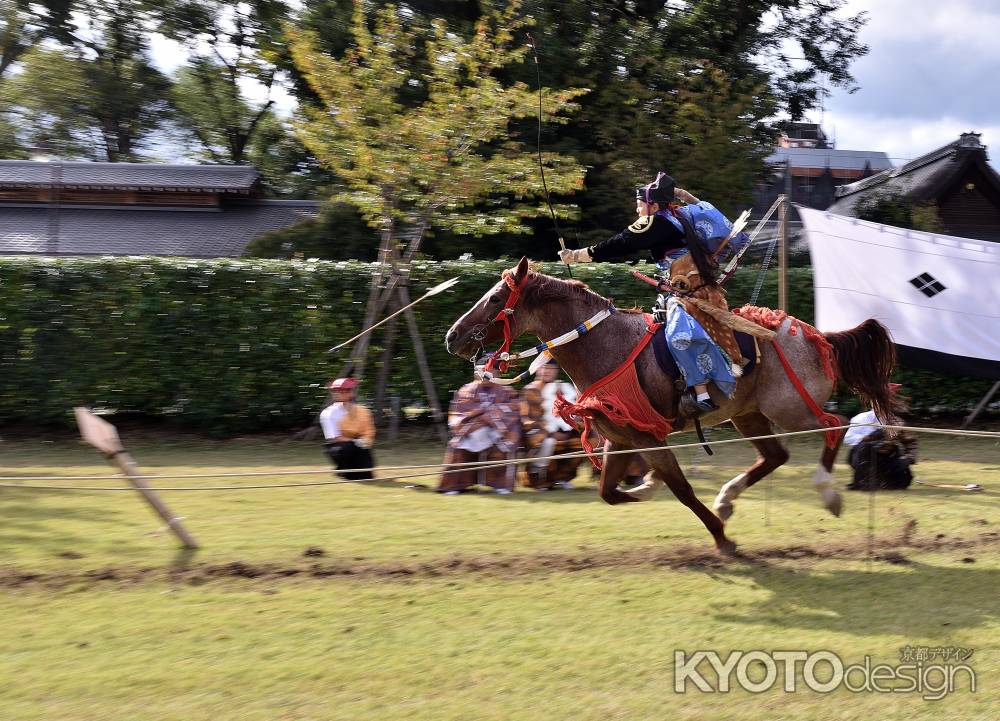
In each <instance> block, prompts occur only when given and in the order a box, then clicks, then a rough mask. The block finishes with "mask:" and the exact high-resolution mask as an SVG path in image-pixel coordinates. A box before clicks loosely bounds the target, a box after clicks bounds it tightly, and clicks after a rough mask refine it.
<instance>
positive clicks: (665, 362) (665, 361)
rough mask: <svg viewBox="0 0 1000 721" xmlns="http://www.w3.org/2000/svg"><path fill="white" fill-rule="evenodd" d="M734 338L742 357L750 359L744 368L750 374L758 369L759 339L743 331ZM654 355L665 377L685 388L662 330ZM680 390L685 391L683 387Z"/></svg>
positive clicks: (734, 333) (654, 338)
mask: <svg viewBox="0 0 1000 721" xmlns="http://www.w3.org/2000/svg"><path fill="white" fill-rule="evenodd" d="M733 337H734V340H735V341H736V345H737V347H738V348H739V352H740V355H742V356H743V357H744V358H747V359H748V360H747V364H746V365H745V366H743V372H744V373H749V372H750V371H752V370H753V369H754V368H756V367H757V361H758V360H759V359H760V348H759V347H758V345H757V339H756V338H754V336H752V335H750V334H749V333H743V332H741V331H734V332H733ZM653 354H654V355H655V356H656V365H658V366H659V367H660V370H661V371H662V372H663V373H664V375H668V376H670V377H671V378H673V379H675V382H677V383H678V384H681V385H682V386H683V383H684V381H683V380H681V370H680V368H678V367H677V361H675V360H674V356H673V354H672V353H671V352H670V349H669V348H668V347H667V336H666V334H665V333H664V332H663V331H662V330H660V331H657V333H656V335H654V336H653ZM680 390H683V387H682V388H681V389H680Z"/></svg>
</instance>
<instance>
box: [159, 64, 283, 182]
mask: <svg viewBox="0 0 1000 721" xmlns="http://www.w3.org/2000/svg"><path fill="white" fill-rule="evenodd" d="M239 81H240V74H239V70H238V67H237V66H228V65H224V64H223V63H221V62H216V61H213V60H211V59H209V58H195V59H194V60H192V62H191V63H190V65H188V66H187V67H185V68H183V69H181V71H180V72H179V73H178V74H177V81H176V82H175V83H174V87H173V89H172V92H171V100H172V102H173V104H174V107H176V108H177V110H179V111H180V112H179V114H178V116H177V121H178V124H179V125H180V126H181V127H182V128H184V129H185V130H187V131H189V132H190V133H191V134H192V135H194V136H195V137H196V138H197V139H198V142H199V143H200V145H201V148H202V152H203V154H204V156H205V157H206V158H207V159H208V160H210V161H211V162H214V163H235V164H237V165H238V164H241V163H245V162H246V161H247V152H248V150H249V145H250V142H251V140H253V138H254V137H255V136H256V134H257V132H258V129H259V128H260V126H261V123H262V122H265V121H266V120H271V121H272V122H273V120H274V117H273V112H272V111H271V106H272V105H274V101H273V100H270V99H268V100H266V101H264V102H263V103H260V104H258V105H252V104H251V103H250V102H248V101H247V100H246V98H245V97H244V96H243V94H242V92H241V90H240V85H239Z"/></svg>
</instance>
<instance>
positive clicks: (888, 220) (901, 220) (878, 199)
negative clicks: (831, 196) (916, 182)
mask: <svg viewBox="0 0 1000 721" xmlns="http://www.w3.org/2000/svg"><path fill="white" fill-rule="evenodd" d="M854 212H855V214H856V215H857V217H859V218H861V219H862V220H869V221H871V222H873V223H882V224H884V225H892V226H895V227H897V228H910V229H911V230H923V231H926V232H928V233H940V232H942V231H943V230H944V224H943V223H942V222H941V216H940V215H939V214H938V209H937V204H936V203H934V202H927V203H916V202H914V201H913V200H912V199H911V198H910V197H908V196H907V195H906V194H905V193H901V192H880V193H873V194H871V195H869V196H868V197H867V198H863V199H861V200H859V201H858V202H857V203H855V205H854Z"/></svg>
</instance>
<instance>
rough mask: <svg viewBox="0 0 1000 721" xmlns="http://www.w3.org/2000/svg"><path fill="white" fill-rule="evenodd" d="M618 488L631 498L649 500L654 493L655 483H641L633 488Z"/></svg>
mask: <svg viewBox="0 0 1000 721" xmlns="http://www.w3.org/2000/svg"><path fill="white" fill-rule="evenodd" d="M618 490H620V491H621V492H622V493H624V494H625V495H627V496H631V497H632V499H633V500H636V501H649V500H652V498H653V496H654V495H655V494H656V484H655V483H643V484H642V485H641V486H636V487H635V488H619V489H618Z"/></svg>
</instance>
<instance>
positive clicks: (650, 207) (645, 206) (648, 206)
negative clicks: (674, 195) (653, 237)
mask: <svg viewBox="0 0 1000 721" xmlns="http://www.w3.org/2000/svg"><path fill="white" fill-rule="evenodd" d="M659 209H660V205H659V203H647V202H646V201H645V200H638V199H636V201H635V213H636V215H640V216H643V217H645V216H647V215H653V214H654V213H655V212H656V211H658V210H659Z"/></svg>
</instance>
